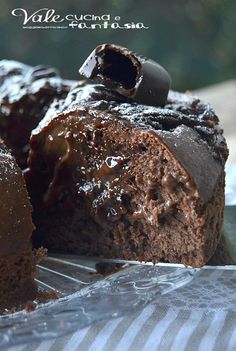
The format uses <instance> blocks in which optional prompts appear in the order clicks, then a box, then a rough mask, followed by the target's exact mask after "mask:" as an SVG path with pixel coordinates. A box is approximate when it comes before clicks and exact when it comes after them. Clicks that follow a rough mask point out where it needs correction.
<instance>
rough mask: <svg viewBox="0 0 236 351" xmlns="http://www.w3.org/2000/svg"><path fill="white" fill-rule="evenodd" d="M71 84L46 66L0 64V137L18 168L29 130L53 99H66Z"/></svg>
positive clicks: (22, 166) (22, 163)
mask: <svg viewBox="0 0 236 351" xmlns="http://www.w3.org/2000/svg"><path fill="white" fill-rule="evenodd" d="M72 84H73V82H71V81H66V80H62V79H61V78H60V76H59V74H58V72H57V71H56V70H55V69H54V68H51V67H48V66H42V65H40V66H35V67H31V66H28V65H25V64H22V63H20V62H17V61H10V60H2V61H0V136H1V137H2V138H3V139H4V141H5V143H6V144H7V146H8V147H9V148H11V150H12V152H13V154H14V156H15V157H16V160H17V162H18V164H19V165H20V166H21V168H25V165H26V158H27V155H28V148H29V147H28V140H29V137H30V133H31V130H32V129H34V128H35V127H36V126H37V124H38V123H39V121H40V120H41V119H42V118H43V117H44V115H45V113H46V111H47V109H48V107H49V105H50V104H51V102H52V101H53V100H54V98H56V97H63V96H65V95H66V94H67V93H68V91H69V89H70V87H71V86H72Z"/></svg>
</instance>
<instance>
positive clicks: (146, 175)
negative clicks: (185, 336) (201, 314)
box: [26, 108, 224, 266]
mask: <svg viewBox="0 0 236 351" xmlns="http://www.w3.org/2000/svg"><path fill="white" fill-rule="evenodd" d="M100 113H101V112H99V113H96V110H93V109H90V110H89V109H88V110H86V109H85V108H81V109H80V108H78V109H77V110H76V111H71V112H69V113H67V114H65V115H64V114H62V115H60V116H58V117H57V118H55V119H53V121H51V123H50V124H49V126H47V128H45V130H44V132H43V133H42V135H40V133H39V135H38V136H36V137H34V135H33V136H32V138H31V151H30V158H29V167H30V173H29V175H27V174H26V177H27V179H28V184H29V187H30V192H31V195H32V199H33V203H34V209H35V214H36V215H35V224H36V227H38V228H39V231H38V232H36V234H35V236H34V243H35V244H36V246H40V245H41V244H43V245H45V246H46V247H47V248H49V249H50V250H53V251H57V252H58V251H59V252H60V251H65V250H66V251H67V252H73V253H79V254H89V255H99V256H105V257H113V258H114V257H117V258H124V259H138V260H144V261H149V260H152V261H155V262H157V261H160V260H166V261H170V262H182V263H184V264H186V265H188V264H191V265H192V266H201V265H203V264H204V263H205V262H206V261H207V260H208V259H209V258H210V255H211V254H212V250H214V249H215V247H216V246H217V243H218V240H219V232H220V228H219V227H218V226H219V218H215V216H214V208H215V207H216V206H220V203H221V202H222V199H223V196H224V193H223V192H224V190H223V183H224V174H221V175H220V176H219V179H218V182H217V183H218V185H217V188H215V191H216V192H217V193H218V196H217V197H215V196H213V197H211V198H210V199H209V200H208V201H207V202H206V203H205V204H204V203H203V200H202V198H201V197H200V196H199V192H198V190H197V188H196V185H195V184H194V181H193V180H192V179H191V178H190V176H189V174H188V173H187V172H186V170H185V169H184V168H183V167H182V166H181V165H180V163H179V162H178V161H177V160H176V158H175V157H174V156H173V155H172V153H171V152H170V150H169V149H168V147H167V146H166V145H165V144H164V143H163V140H162V139H161V138H159V137H158V135H157V133H155V132H153V131H151V130H145V129H143V130H142V129H140V128H132V126H131V125H130V124H129V123H127V122H126V121H125V120H121V119H119V118H116V117H114V116H111V115H110V114H107V115H106V112H105V111H104V112H103V113H102V117H101V115H100ZM178 128H179V129H181V128H188V127H186V126H180V127H178ZM189 129H190V128H189ZM222 215H223V213H222V212H219V216H222ZM209 231H211V232H212V235H211V236H210V237H209V235H208V234H207V233H208V232H209Z"/></svg>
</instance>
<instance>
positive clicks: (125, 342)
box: [113, 305, 155, 351]
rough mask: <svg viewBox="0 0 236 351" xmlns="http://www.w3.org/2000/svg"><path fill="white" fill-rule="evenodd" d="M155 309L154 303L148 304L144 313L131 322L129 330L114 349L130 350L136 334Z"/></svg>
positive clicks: (115, 350) (116, 350) (119, 350)
mask: <svg viewBox="0 0 236 351" xmlns="http://www.w3.org/2000/svg"><path fill="white" fill-rule="evenodd" d="M154 310H155V306H154V305H148V306H147V307H146V308H145V309H144V310H143V311H142V313H141V314H140V315H139V316H138V317H137V318H136V319H135V320H134V321H133V322H132V323H131V324H130V326H129V327H128V329H127V331H126V332H125V334H124V335H123V337H122V338H121V340H120V342H119V344H118V345H117V346H116V348H115V349H114V350H113V351H125V350H128V349H129V347H130V345H131V344H132V342H133V340H134V339H135V337H136V335H137V334H138V333H139V332H140V330H141V328H142V327H143V325H144V323H145V322H146V320H147V319H148V318H150V316H151V315H152V313H153V311H154Z"/></svg>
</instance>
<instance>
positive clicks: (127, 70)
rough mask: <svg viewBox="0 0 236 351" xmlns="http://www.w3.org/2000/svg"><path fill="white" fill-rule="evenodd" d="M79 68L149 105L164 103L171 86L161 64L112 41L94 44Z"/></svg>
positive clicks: (90, 77)
mask: <svg viewBox="0 0 236 351" xmlns="http://www.w3.org/2000/svg"><path fill="white" fill-rule="evenodd" d="M79 72H80V73H81V74H82V75H83V76H85V77H86V78H88V79H93V80H95V81H99V82H102V83H103V84H105V85H106V86H107V87H108V88H110V89H112V90H115V91H117V92H118V93H119V94H121V95H123V96H126V97H127V98H130V99H132V100H133V101H135V102H138V103H142V104H145V105H151V106H163V105H164V104H165V102H166V99H167V95H168V91H169V87H170V76H169V74H168V72H167V71H166V70H165V69H164V68H163V67H162V66H160V65H159V64H158V63H156V62H155V61H152V60H146V59H144V58H141V57H139V56H137V55H136V54H134V53H133V52H131V51H129V50H128V49H126V48H123V47H121V46H118V45H113V44H103V45H99V46H97V48H96V49H95V50H93V52H92V53H91V54H90V55H89V57H88V58H87V59H86V61H85V62H84V64H83V65H82V67H81V68H80V70H79Z"/></svg>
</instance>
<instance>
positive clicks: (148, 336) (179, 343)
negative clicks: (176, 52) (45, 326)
mask: <svg viewBox="0 0 236 351" xmlns="http://www.w3.org/2000/svg"><path fill="white" fill-rule="evenodd" d="M9 350H10V351H58V350H63V351H75V350H76V351H111V350H112V351H126V350H129V351H137V350H145V351H150V350H151V351H152V350H158V351H167V350H168V351H169V350H171V351H174V350H178V351H182V350H184V351H189V350H190V351H195V350H196V351H197V350H198V351H200V350H201V351H206V350H207V351H210V350H214V351H222V350H224V351H226V350H236V269H235V267H232V266H231V267H225V268H224V269H222V268H218V269H217V268H213V267H212V268H208V269H203V270H202V271H201V272H200V273H199V275H198V276H197V278H195V279H194V280H193V281H192V282H191V283H190V284H188V285H187V286H184V287H182V288H180V289H178V290H176V291H173V292H171V293H168V294H166V295H163V296H161V297H158V298H157V300H156V301H155V302H153V303H152V304H150V305H148V306H147V307H146V308H144V309H143V310H141V311H140V310H139V311H136V312H135V313H133V314H132V315H128V316H125V317H122V318H117V319H113V320H111V321H104V322H100V323H98V324H96V325H93V326H90V327H88V328H85V329H82V330H78V331H77V332H75V333H74V334H70V335H67V336H65V337H62V338H58V339H52V340H48V341H43V342H41V343H34V344H30V345H22V346H17V347H12V348H10V349H9Z"/></svg>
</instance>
